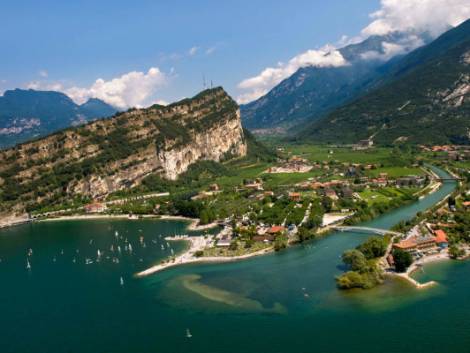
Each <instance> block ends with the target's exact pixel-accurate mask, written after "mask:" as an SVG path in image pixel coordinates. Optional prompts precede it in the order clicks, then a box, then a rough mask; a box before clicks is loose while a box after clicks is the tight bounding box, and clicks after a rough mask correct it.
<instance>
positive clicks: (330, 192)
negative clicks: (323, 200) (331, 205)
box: [325, 189, 339, 200]
mask: <svg viewBox="0 0 470 353" xmlns="http://www.w3.org/2000/svg"><path fill="white" fill-rule="evenodd" d="M325 196H326V197H329V198H330V199H332V200H338V199H339V198H338V195H337V194H336V191H334V190H333V189H326V190H325Z"/></svg>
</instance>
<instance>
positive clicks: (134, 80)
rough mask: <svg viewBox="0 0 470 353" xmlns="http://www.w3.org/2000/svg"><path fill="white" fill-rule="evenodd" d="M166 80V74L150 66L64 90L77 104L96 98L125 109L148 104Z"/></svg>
mask: <svg viewBox="0 0 470 353" xmlns="http://www.w3.org/2000/svg"><path fill="white" fill-rule="evenodd" d="M166 82H167V75H165V73H163V72H162V71H160V70H159V69H158V68H156V67H152V68H150V69H149V70H148V71H147V72H146V73H145V72H142V71H131V72H128V73H126V74H124V75H122V76H120V77H117V78H114V79H111V80H109V81H106V80H103V79H101V78H99V79H97V80H96V81H95V82H94V83H93V84H92V85H91V86H90V87H70V88H67V89H65V90H64V92H65V93H66V94H67V95H68V96H69V97H70V98H72V99H73V100H74V101H75V102H76V103H78V104H82V103H84V102H86V101H87V100H88V99H90V98H98V99H101V100H103V101H104V102H106V103H108V104H111V105H113V106H115V107H117V108H120V109H125V108H129V107H142V106H144V105H148V104H150V103H151V100H152V98H153V96H154V94H155V93H156V90H157V89H158V88H159V87H161V86H163V85H164V84H165V83H166Z"/></svg>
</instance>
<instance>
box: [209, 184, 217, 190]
mask: <svg viewBox="0 0 470 353" xmlns="http://www.w3.org/2000/svg"><path fill="white" fill-rule="evenodd" d="M209 190H210V191H219V190H220V188H219V185H217V184H211V185H210V186H209Z"/></svg>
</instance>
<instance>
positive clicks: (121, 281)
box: [119, 277, 124, 286]
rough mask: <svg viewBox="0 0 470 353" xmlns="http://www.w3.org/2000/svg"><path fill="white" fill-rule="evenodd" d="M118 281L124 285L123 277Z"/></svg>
mask: <svg viewBox="0 0 470 353" xmlns="http://www.w3.org/2000/svg"><path fill="white" fill-rule="evenodd" d="M119 282H120V283H121V286H123V285H124V279H123V278H122V277H121V278H120V281H119Z"/></svg>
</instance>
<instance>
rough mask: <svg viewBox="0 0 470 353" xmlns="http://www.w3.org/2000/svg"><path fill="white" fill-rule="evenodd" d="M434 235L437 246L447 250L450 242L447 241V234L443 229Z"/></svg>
mask: <svg viewBox="0 0 470 353" xmlns="http://www.w3.org/2000/svg"><path fill="white" fill-rule="evenodd" d="M434 235H435V236H436V238H435V240H436V244H437V245H438V246H440V247H441V248H446V247H447V246H448V245H449V241H448V240H447V234H446V232H444V231H443V230H442V229H438V230H436V231H434Z"/></svg>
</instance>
